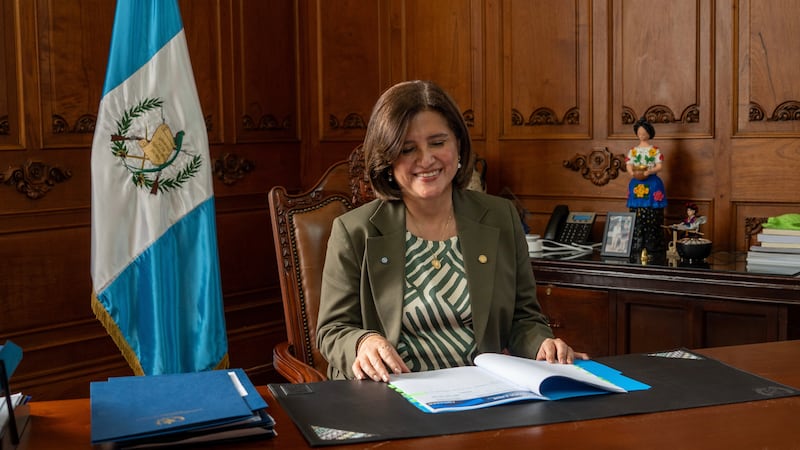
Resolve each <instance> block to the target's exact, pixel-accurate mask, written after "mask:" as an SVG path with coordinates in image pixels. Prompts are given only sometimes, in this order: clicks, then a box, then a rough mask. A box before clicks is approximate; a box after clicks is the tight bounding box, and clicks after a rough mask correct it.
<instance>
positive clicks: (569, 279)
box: [531, 254, 800, 356]
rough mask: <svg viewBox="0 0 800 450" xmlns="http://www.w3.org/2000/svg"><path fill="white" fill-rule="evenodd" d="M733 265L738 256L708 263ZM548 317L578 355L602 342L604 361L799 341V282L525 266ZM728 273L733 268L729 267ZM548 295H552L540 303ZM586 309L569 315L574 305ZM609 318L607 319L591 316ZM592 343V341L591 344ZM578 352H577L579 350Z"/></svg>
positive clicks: (701, 272)
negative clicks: (567, 328) (564, 327)
mask: <svg viewBox="0 0 800 450" xmlns="http://www.w3.org/2000/svg"><path fill="white" fill-rule="evenodd" d="M717 256H718V259H719V260H723V261H726V262H727V261H729V260H731V261H736V260H738V259H741V255H739V256H737V255H716V254H715V255H712V258H710V260H712V261H713V260H715V259H717ZM531 264H532V266H533V271H534V274H535V276H536V282H537V283H538V292H539V296H540V298H542V308H543V310H544V312H545V314H547V315H554V314H556V315H560V316H563V317H565V319H564V320H565V321H568V322H569V323H571V325H572V327H571V329H573V330H574V329H577V330H584V331H583V332H582V333H579V334H577V335H575V334H574V333H573V334H572V335H569V334H566V333H564V334H563V336H559V334H560V330H559V329H558V328H554V330H553V331H554V332H555V334H556V336H559V337H564V338H565V339H567V338H569V339H570V341H569V342H570V344H571V345H572V346H573V347H574V348H576V349H578V350H582V349H583V348H588V349H589V350H590V354H591V350H593V349H598V348H599V347H598V345H599V343H598V342H596V339H597V337H599V336H603V335H606V334H607V335H608V336H609V337H610V340H611V342H612V344H611V345H610V346H609V347H608V353H601V354H598V355H595V356H603V355H605V354H610V355H614V354H624V353H638V352H648V351H657V350H660V349H664V348H673V347H687V348H703V347H716V346H725V345H737V344H749V343H756V342H767V341H776V340H786V339H800V282H798V279H797V278H792V277H787V276H775V275H761V274H755V273H748V272H741V271H734V270H718V269H714V270H709V269H706V268H691V267H668V266H663V265H642V264H639V263H630V264H622V263H621V262H619V261H610V262H607V261H603V260H602V259H601V258H599V257H598V256H597V255H594V257H587V258H586V259H572V260H557V259H546V258H533V259H531ZM723 267H724V268H726V269H730V268H734V267H739V266H738V265H737V264H734V265H733V266H731V267H728V266H727V265H723ZM547 289H550V290H551V291H552V292H553V293H554V294H553V295H551V296H550V298H549V297H548V296H547V294H546V293H547ZM589 298H591V299H593V301H592V302H589V303H587V304H586V305H584V306H583V307H582V308H581V310H580V311H576V312H569V308H570V305H571V304H572V303H575V302H586V301H587V300H588V299H589ZM604 305H605V307H606V308H607V310H608V311H611V318H610V319H609V320H603V319H604V318H603V317H602V315H600V314H595V315H596V316H597V317H596V318H595V317H592V316H591V313H590V311H591V310H592V309H594V310H602V308H603V306H604ZM591 336H595V339H594V340H593V339H591ZM582 351H583V350H582Z"/></svg>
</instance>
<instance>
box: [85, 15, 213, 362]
mask: <svg viewBox="0 0 800 450" xmlns="http://www.w3.org/2000/svg"><path fill="white" fill-rule="evenodd" d="M214 214H215V212H214V192H213V184H212V172H211V161H210V157H209V152H208V135H207V131H206V126H205V121H204V119H203V113H202V111H201V110H200V101H199V99H198V96H197V90H196V88H195V83H194V76H193V74H192V66H191V62H190V61H189V52H188V48H187V45H186V37H185V35H184V30H183V23H182V21H181V16H180V11H179V9H178V5H177V1H176V0H119V1H118V2H117V11H116V17H115V19H114V29H113V33H112V36H111V51H110V54H109V58H108V69H107V72H106V81H105V86H104V87H103V98H102V100H101V102H100V110H99V113H98V118H97V125H96V127H95V133H94V141H93V143H92V267H91V270H92V282H93V290H94V292H93V295H92V309H93V310H94V313H95V315H96V316H97V318H98V319H99V320H100V321H101V322H102V323H103V325H104V326H105V328H106V330H107V331H108V333H109V334H110V335H111V337H112V338H113V339H114V341H115V342H116V344H117V346H118V347H119V348H120V350H121V351H122V354H123V355H124V356H125V359H126V360H127V361H128V363H129V364H130V366H131V368H132V369H133V371H134V373H136V374H139V375H141V374H144V375H155V374H163V373H181V372H194V371H201V370H209V369H215V368H224V367H227V365H228V343H227V338H226V332H225V318H224V310H223V304H222V288H221V284H220V275H219V257H218V254H217V237H216V224H215V217H214Z"/></svg>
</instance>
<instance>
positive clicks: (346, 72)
mask: <svg viewBox="0 0 800 450" xmlns="http://www.w3.org/2000/svg"><path fill="white" fill-rule="evenodd" d="M398 9H399V8H397V7H396V6H395V5H392V4H391V0H378V1H373V2H363V1H359V0H315V1H309V2H302V7H301V8H300V10H301V11H302V14H301V16H302V19H301V22H302V33H301V35H302V36H303V38H302V39H301V42H304V43H305V44H306V48H305V49H303V50H304V51H303V52H302V54H303V57H304V61H303V63H302V64H301V67H303V68H304V72H303V73H302V74H301V79H302V80H303V86H304V88H303V93H302V95H303V97H304V98H303V99H302V101H303V104H304V108H305V109H304V114H303V115H304V117H305V118H306V119H307V120H308V124H307V126H306V129H305V130H304V131H303V132H302V136H303V140H304V142H303V145H302V149H303V162H302V180H303V185H304V186H305V187H306V188H308V187H310V186H312V185H313V184H314V183H315V182H316V181H317V179H318V178H319V177H320V176H321V175H322V174H323V172H324V171H325V170H326V169H327V168H328V167H330V166H331V165H332V164H334V163H336V162H338V161H342V160H344V159H346V158H347V156H348V155H349V154H350V152H351V151H352V149H353V148H355V147H356V146H357V145H358V144H360V143H361V142H362V141H363V139H364V132H365V131H366V126H367V123H368V122H369V116H370V113H371V112H372V106H373V105H374V104H375V101H376V100H377V98H378V96H379V95H380V94H381V92H383V90H384V89H386V88H388V87H389V85H390V84H391V83H392V81H393V80H392V79H391V63H390V62H389V61H390V60H392V59H394V58H397V57H398V55H399V51H396V50H393V49H391V47H390V45H391V44H390V37H389V36H390V35H391V34H392V33H399V27H397V25H393V26H394V27H396V28H394V29H392V28H391V27H392V25H390V22H391V20H392V19H391V17H392V15H395V16H397V17H399V15H398V14H399V13H398V12H397V11H398ZM398 20H399V19H398Z"/></svg>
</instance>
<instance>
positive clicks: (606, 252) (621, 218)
mask: <svg viewBox="0 0 800 450" xmlns="http://www.w3.org/2000/svg"><path fill="white" fill-rule="evenodd" d="M635 223H636V214H635V213H632V212H625V213H617V212H610V213H608V215H607V216H606V227H605V231H604V232H603V245H602V247H601V250H600V254H601V255H603V256H620V257H625V258H627V257H629V256H630V254H631V247H632V245H631V244H632V242H633V229H634V226H635Z"/></svg>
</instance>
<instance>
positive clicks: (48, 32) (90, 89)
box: [36, 0, 116, 148]
mask: <svg viewBox="0 0 800 450" xmlns="http://www.w3.org/2000/svg"><path fill="white" fill-rule="evenodd" d="M115 5H116V4H115V3H113V2H108V1H105V0H70V1H59V2H51V1H46V0H38V1H37V2H36V12H37V14H38V16H37V17H38V23H37V27H36V30H37V31H38V36H37V42H38V44H39V48H38V52H37V54H38V56H39V70H40V73H39V74H37V75H38V76H37V79H38V80H39V89H40V92H41V113H42V117H41V119H42V123H41V127H42V128H41V133H42V148H56V147H77V146H80V147H84V148H86V147H91V143H92V137H93V133H94V126H95V123H96V121H97V109H98V105H99V104H100V99H101V96H102V86H103V84H104V81H105V74H106V65H107V62H108V49H109V46H110V38H111V29H112V25H113V21H114V9H115Z"/></svg>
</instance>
